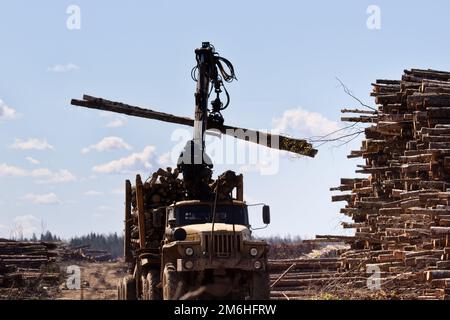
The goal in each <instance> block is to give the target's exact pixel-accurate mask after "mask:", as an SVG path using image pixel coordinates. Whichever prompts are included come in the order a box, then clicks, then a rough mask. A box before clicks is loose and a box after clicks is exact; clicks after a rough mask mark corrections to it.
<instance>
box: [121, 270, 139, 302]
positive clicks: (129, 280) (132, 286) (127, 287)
mask: <svg viewBox="0 0 450 320" xmlns="http://www.w3.org/2000/svg"><path fill="white" fill-rule="evenodd" d="M122 295H123V296H122V300H136V280H135V279H134V277H133V276H130V275H129V276H126V277H125V278H123V281H122Z"/></svg>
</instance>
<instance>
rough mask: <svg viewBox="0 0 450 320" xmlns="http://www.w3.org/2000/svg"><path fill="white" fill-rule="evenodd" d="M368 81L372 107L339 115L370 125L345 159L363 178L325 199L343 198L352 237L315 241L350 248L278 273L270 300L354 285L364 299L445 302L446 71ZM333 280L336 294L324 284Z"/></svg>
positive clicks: (448, 273)
mask: <svg viewBox="0 0 450 320" xmlns="http://www.w3.org/2000/svg"><path fill="white" fill-rule="evenodd" d="M372 86H373V92H372V93H371V96H373V97H375V102H376V104H377V106H378V107H377V110H376V111H373V112H372V111H365V110H364V111H362V110H347V109H344V110H342V112H343V113H346V114H347V113H349V112H351V113H356V114H357V115H356V116H352V117H348V116H344V117H342V119H341V120H342V121H346V122H360V123H365V124H369V126H368V127H367V128H365V130H364V131H365V132H364V134H365V140H363V141H362V146H361V149H360V150H357V151H352V152H351V153H350V155H349V156H348V158H358V157H362V158H363V159H364V160H365V164H364V165H362V166H358V169H357V170H356V173H360V174H367V175H368V176H367V177H365V178H350V179H341V183H340V186H338V187H335V188H331V191H341V192H343V193H342V194H338V195H334V196H333V197H332V201H345V202H346V205H345V207H344V208H342V209H341V213H342V214H344V215H346V216H349V217H350V218H351V219H352V220H353V222H352V223H343V227H344V228H345V229H354V230H355V234H354V236H348V237H346V236H329V235H325V236H317V239H315V241H339V240H340V241H343V242H346V243H348V244H349V245H350V246H351V248H350V249H349V250H347V251H345V252H342V253H341V254H340V255H339V257H338V258H336V259H334V260H330V261H329V262H327V263H328V265H327V266H326V267H325V266H323V263H322V261H321V260H319V261H316V262H314V261H307V262H301V264H300V266H305V265H306V266H308V270H307V271H308V272H304V270H303V271H302V272H300V273H299V272H297V271H299V270H292V271H290V272H289V273H287V275H285V276H284V277H283V279H282V280H280V281H279V282H278V283H277V284H276V286H275V287H274V288H273V292H272V296H273V297H274V298H277V297H278V298H281V299H288V298H302V297H305V295H306V296H309V297H311V295H307V294H306V292H307V290H308V288H311V286H312V285H314V286H315V287H316V288H317V289H318V290H319V292H327V290H328V291H329V292H335V293H337V296H339V297H341V296H340V295H341V294H342V293H343V292H345V291H347V292H348V291H349V290H353V291H354V290H355V289H361V290H365V291H366V292H367V295H365V296H363V297H369V294H370V295H371V296H372V297H373V295H375V296H376V295H377V294H378V297H382V298H391V299H392V298H398V299H446V300H449V299H450V243H449V235H450V203H449V202H450V72H442V71H435V70H420V69H411V70H405V71H404V74H403V76H402V79H401V80H377V81H376V82H375V83H374V84H372ZM290 265H292V264H291V262H287V263H284V270H287V268H288V267H290ZM272 266H273V268H274V269H276V268H282V267H280V266H279V263H273V264H272ZM297 266H298V265H297ZM330 267H332V268H330ZM297 268H299V267H297ZM301 268H303V267H301ZM301 268H300V269H301ZM376 270H377V271H378V272H377V273H376V274H375V273H373V272H374V271H376ZM273 272H274V273H276V271H275V270H274V271H273ZM295 272H297V273H295ZM279 275H280V273H277V274H276V275H274V276H273V278H274V279H276V278H277V276H279ZM327 278H329V279H330V280H329V281H327ZM336 279H341V280H342V281H341V282H340V286H338V287H339V290H340V291H339V290H335V291H333V290H331V289H333V288H334V287H333V281H336ZM368 281H379V283H380V284H381V287H380V290H374V291H370V290H369V288H368V286H367V284H368ZM283 283H284V284H285V286H284V288H283V287H282V285H283ZM276 287H278V288H279V289H278V290H279V291H280V292H281V293H280V292H276V291H275V290H274V289H275V288H276ZM283 290H284V291H283ZM320 290H322V291H320ZM380 294H382V295H381V296H380ZM344 297H345V295H344ZM350 298H352V297H350Z"/></svg>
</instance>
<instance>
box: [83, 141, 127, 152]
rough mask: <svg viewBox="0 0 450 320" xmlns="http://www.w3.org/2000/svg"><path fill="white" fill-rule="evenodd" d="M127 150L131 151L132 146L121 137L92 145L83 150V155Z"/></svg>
mask: <svg viewBox="0 0 450 320" xmlns="http://www.w3.org/2000/svg"><path fill="white" fill-rule="evenodd" d="M120 149H127V150H130V149H131V146H130V145H129V144H128V143H126V142H125V141H124V140H123V139H122V138H119V137H106V138H103V139H102V140H101V141H100V142H98V143H96V144H93V145H90V146H89V147H87V148H83V149H82V150H81V153H82V154H87V153H89V152H91V151H93V150H95V151H98V152H103V151H112V150H120Z"/></svg>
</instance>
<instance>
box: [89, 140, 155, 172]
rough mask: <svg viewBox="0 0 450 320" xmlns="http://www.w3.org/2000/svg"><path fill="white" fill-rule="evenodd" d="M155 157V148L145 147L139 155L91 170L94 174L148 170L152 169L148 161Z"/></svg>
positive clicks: (132, 155)
mask: <svg viewBox="0 0 450 320" xmlns="http://www.w3.org/2000/svg"><path fill="white" fill-rule="evenodd" d="M154 157H155V147H154V146H147V147H145V148H144V150H142V152H140V153H133V154H131V155H130V156H128V157H125V158H121V159H119V160H114V161H111V162H108V163H105V164H101V165H98V166H95V167H94V168H92V171H93V172H94V173H104V174H111V173H130V172H135V171H139V170H148V169H150V168H151V167H152V165H151V163H150V160H151V159H153V158H154Z"/></svg>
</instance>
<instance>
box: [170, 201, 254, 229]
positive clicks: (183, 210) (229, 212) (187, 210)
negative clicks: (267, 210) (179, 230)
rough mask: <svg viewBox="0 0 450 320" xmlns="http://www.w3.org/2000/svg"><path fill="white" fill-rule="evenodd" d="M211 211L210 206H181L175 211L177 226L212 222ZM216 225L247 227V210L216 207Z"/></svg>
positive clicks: (240, 207) (225, 206)
mask: <svg viewBox="0 0 450 320" xmlns="http://www.w3.org/2000/svg"><path fill="white" fill-rule="evenodd" d="M212 215H213V210H212V206H210V205H192V206H181V207H178V208H177V209H176V219H177V224H178V225H180V226H183V225H189V224H202V223H210V222H212ZM215 222H216V223H228V224H240V225H248V215H247V209H246V207H243V206H236V205H217V207H216V221H215Z"/></svg>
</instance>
